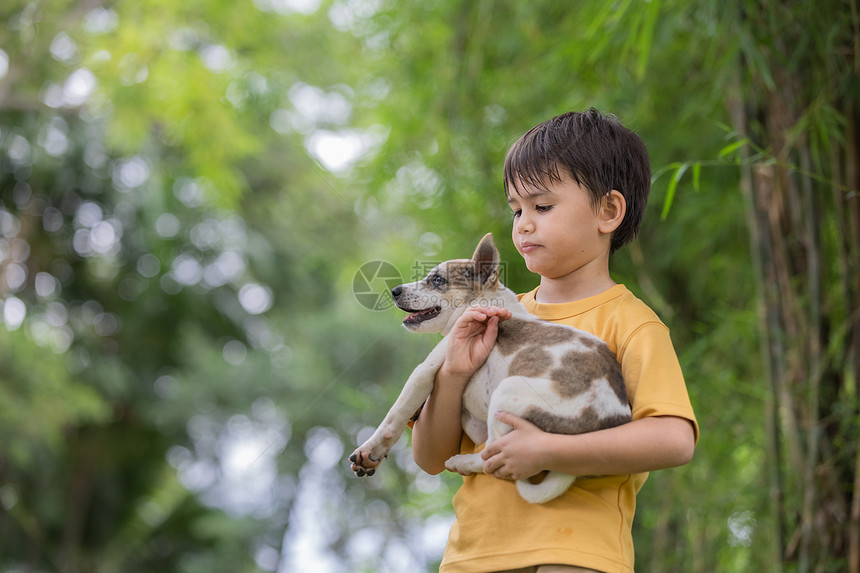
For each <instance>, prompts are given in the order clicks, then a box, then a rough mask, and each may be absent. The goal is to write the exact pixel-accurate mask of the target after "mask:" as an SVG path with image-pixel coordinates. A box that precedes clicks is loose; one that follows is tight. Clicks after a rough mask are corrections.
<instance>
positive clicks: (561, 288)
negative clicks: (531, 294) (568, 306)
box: [535, 269, 616, 304]
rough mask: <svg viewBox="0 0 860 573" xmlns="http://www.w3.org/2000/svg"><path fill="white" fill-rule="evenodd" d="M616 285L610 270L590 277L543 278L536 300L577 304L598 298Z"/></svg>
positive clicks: (570, 275) (575, 274)
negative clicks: (587, 299)
mask: <svg viewBox="0 0 860 573" xmlns="http://www.w3.org/2000/svg"><path fill="white" fill-rule="evenodd" d="M615 285H616V283H615V281H614V280H612V277H610V276H609V269H606V272H605V273H596V274H591V275H590V276H589V275H585V276H583V275H580V274H577V273H571V274H569V275H565V276H563V277H559V278H548V277H544V276H541V279H540V288H539V289H538V292H537V296H536V297H535V300H536V301H537V302H539V303H542V304H559V303H565V302H575V301H578V300H583V299H586V298H589V297H592V296H597V295H599V294H600V293H602V292H605V291H607V290H609V289H610V288H612V287H614V286H615Z"/></svg>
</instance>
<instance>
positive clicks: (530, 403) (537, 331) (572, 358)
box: [349, 234, 631, 503]
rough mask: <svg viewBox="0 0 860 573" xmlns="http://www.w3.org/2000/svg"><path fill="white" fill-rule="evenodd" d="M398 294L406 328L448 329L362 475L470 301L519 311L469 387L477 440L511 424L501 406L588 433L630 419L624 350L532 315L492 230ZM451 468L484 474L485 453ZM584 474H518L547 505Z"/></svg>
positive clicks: (420, 399) (366, 456) (416, 401)
mask: <svg viewBox="0 0 860 573" xmlns="http://www.w3.org/2000/svg"><path fill="white" fill-rule="evenodd" d="M391 294H392V296H393V297H394V301H395V303H396V304H397V306H398V307H399V308H400V309H402V310H405V311H407V312H409V313H410V314H409V316H407V317H406V318H405V319H404V320H403V325H404V326H405V327H406V329H407V330H410V331H412V332H441V333H442V334H443V335H445V338H443V339H442V340H441V342H440V343H439V344H438V345H437V346H436V347H435V348H434V349H433V350H432V351H431V353H430V355H429V356H428V357H427V359H426V360H425V361H424V362H422V363H421V364H420V365H419V366H418V367H417V368H416V369H415V370H414V371H413V372H412V374H411V375H410V376H409V379H408V380H407V381H406V385H405V386H404V387H403V390H402V391H401V393H400V396H399V397H398V398H397V401H396V402H395V403H394V405H393V406H392V408H391V410H389V412H388V414H387V415H386V416H385V419H384V420H383V421H382V424H381V425H380V426H379V427H378V428H377V429H376V431H375V432H374V434H373V435H372V436H371V437H370V439H368V440H367V441H366V442H365V443H364V444H362V445H361V446H360V447H359V448H358V449H356V450H355V451H354V452H353V453H352V455H350V456H349V460H350V461H351V462H352V469H353V471H354V472H355V473H356V475H358V476H364V475H373V473H374V472H375V469H376V467H377V466H378V465H379V464H380V462H381V461H382V459H383V458H385V457H386V456H387V455H388V452H389V451H390V450H391V447H392V446H393V445H394V443H395V442H396V441H397V439H398V438H399V437H400V435H401V434H402V433H403V430H404V429H405V428H406V423H407V421H408V420H409V419H410V418H411V417H412V415H413V414H414V413H415V412H416V411H417V410H418V409H419V408H420V407H421V405H422V404H423V403H424V401H425V400H426V399H427V397H428V396H429V395H430V391H431V390H432V389H433V383H434V380H435V377H436V372H437V371H438V370H439V368H440V367H441V365H442V362H443V361H444V359H445V347H446V344H447V341H448V338H447V334H448V333H449V332H450V331H451V329H452V328H453V326H454V323H455V322H456V321H457V318H459V317H460V315H462V314H463V312H464V311H465V310H466V309H467V308H468V307H470V306H473V307H474V306H484V307H487V306H497V307H504V308H507V309H508V310H510V311H511V313H512V315H513V316H512V317H511V318H510V319H508V320H506V321H503V322H500V323H499V332H498V337H497V339H496V345H495V347H494V348H493V350H492V352H491V353H490V356H489V358H488V359H487V361H486V363H484V365H483V366H482V367H481V368H480V369H479V370H478V371H477V372H475V374H474V375H473V376H472V379H471V380H470V381H469V383H468V385H467V386H466V389H465V391H464V394H463V414H462V424H463V431H464V432H465V433H466V434H467V435H468V436H469V438H470V439H471V440H472V441H473V442H474V443H476V444H481V443H483V442H485V441H486V442H488V443H490V442H492V441H493V440H494V439H496V438H497V437H499V436H501V435H504V434H505V433H507V432H509V431H510V430H511V427H510V426H508V425H507V424H503V423H502V422H499V421H498V420H496V418H495V416H494V415H493V414H494V413H495V412H497V411H507V412H511V413H512V414H516V415H518V416H520V417H522V418H525V419H526V420H529V421H530V422H532V423H533V424H535V425H537V426H538V427H540V428H541V429H542V430H544V431H547V432H552V433H559V434H582V433H585V432H592V431H595V430H599V429H602V428H609V427H613V426H618V425H620V424H624V423H626V422H629V421H630V419H631V414H630V405H629V403H628V400H627V393H626V390H625V386H624V380H623V379H622V377H621V368H620V366H619V364H618V362H617V360H616V359H615V356H614V355H613V354H612V352H611V351H610V350H609V349H608V348H607V347H606V345H605V344H604V343H603V341H601V340H600V339H599V338H597V337H595V336H593V335H591V334H588V333H586V332H583V331H581V330H577V329H575V328H572V327H569V326H564V325H561V324H555V323H550V322H546V321H543V320H540V319H538V318H536V317H535V316H534V315H531V314H529V313H528V311H526V309H525V307H523V305H522V304H520V302H519V300H518V299H517V296H516V295H515V294H514V293H513V292H511V291H510V290H509V289H507V288H506V287H505V286H504V285H502V284H501V283H500V282H499V252H498V250H497V249H496V246H495V244H494V243H493V238H492V235H490V234H487V235H486V236H485V237H484V238H483V239H482V240H481V242H480V244H479V245H478V247H477V249H476V250H475V254H474V255H473V256H472V258H471V259H455V260H451V261H447V262H444V263H441V264H439V265H438V266H436V267H435V268H434V269H433V270H432V271H430V274H429V275H427V277H426V278H424V279H423V280H421V281H418V282H414V283H409V284H405V285H400V286H398V287H395V288H394V289H392V291H391ZM445 466H446V467H447V468H448V469H449V470H451V471H457V472H461V473H480V472H482V471H483V460H481V457H480V454H468V455H457V456H453V457H452V458H450V459H449V460H448V461H447V462H446V463H445ZM575 479H576V477H574V476H571V475H567V474H560V473H556V472H550V473H549V474H548V475H547V476H546V478H545V479H544V480H543V481H542V482H540V483H538V484H533V483H531V482H529V481H528V480H518V481H517V490H518V491H519V493H520V495H521V496H522V497H523V498H524V499H525V500H527V501H529V502H532V503H543V502H546V501H549V500H550V499H553V498H554V497H557V496H559V495H561V494H562V493H564V491H565V490H566V489H567V488H568V487H570V485H571V484H572V483H573V482H574V480H575Z"/></svg>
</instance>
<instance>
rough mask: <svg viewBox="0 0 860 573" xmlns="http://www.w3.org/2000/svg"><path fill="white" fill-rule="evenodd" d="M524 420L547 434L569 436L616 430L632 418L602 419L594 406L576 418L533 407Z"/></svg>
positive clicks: (614, 417) (619, 416) (615, 415)
mask: <svg viewBox="0 0 860 573" xmlns="http://www.w3.org/2000/svg"><path fill="white" fill-rule="evenodd" d="M523 418H525V419H526V420H528V421H529V422H531V423H532V424H534V425H535V426H537V427H538V428H540V429H541V430H543V431H545V432H550V433H552V434H567V435H573V434H585V433H588V432H594V431H595V430H605V429H606V428H614V427H615V426H620V425H622V424H626V423H627V422H629V421H630V416H623V415H618V414H613V415H611V416H606V417H600V416H599V415H598V414H597V411H596V410H595V409H594V408H593V407H592V406H588V407H586V408H585V409H583V410H582V413H581V414H580V415H579V416H577V417H576V418H566V417H564V416H558V415H556V414H552V413H550V412H546V411H544V410H541V409H540V408H537V407H532V408H530V409H529V410H528V411H526V412H525V413H524V415H523Z"/></svg>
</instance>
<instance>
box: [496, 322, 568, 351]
mask: <svg viewBox="0 0 860 573" xmlns="http://www.w3.org/2000/svg"><path fill="white" fill-rule="evenodd" d="M576 336H577V335H576V332H575V331H573V330H570V329H567V328H564V327H563V326H560V325H557V324H551V323H548V322H539V321H536V320H522V319H518V318H512V319H510V320H506V321H504V322H501V323H499V335H498V337H497V338H496V347H497V348H498V349H499V352H501V353H502V354H504V355H505V356H507V355H509V354H511V353H513V352H515V351H516V350H517V349H518V348H519V347H520V345H521V344H522V341H524V340H525V341H533V342H540V344H541V345H542V346H544V347H550V346H555V345H556V344H560V343H563V342H570V341H571V340H573V339H574V338H576Z"/></svg>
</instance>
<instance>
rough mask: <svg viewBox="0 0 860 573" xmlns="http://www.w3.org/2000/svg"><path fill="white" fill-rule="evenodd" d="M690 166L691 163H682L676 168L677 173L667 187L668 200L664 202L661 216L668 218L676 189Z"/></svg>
mask: <svg viewBox="0 0 860 573" xmlns="http://www.w3.org/2000/svg"><path fill="white" fill-rule="evenodd" d="M689 167H690V164H689V163H682V164H680V165H679V166H678V168H677V169H675V174H674V175H673V176H672V179H670V180H669V186H668V187H667V188H666V201H665V202H664V203H663V213H662V214H661V215H660V216H661V218H663V219H666V217H668V216H669V210H670V209H671V208H672V203H673V202H674V200H675V190H676V189H677V188H678V182H679V181H681V178H682V177H683V176H684V173H685V172H686V171H687V169H688V168H689Z"/></svg>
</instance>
